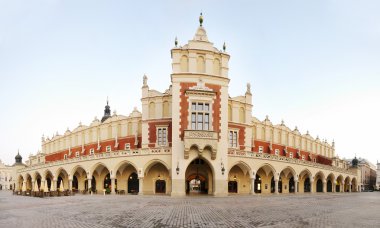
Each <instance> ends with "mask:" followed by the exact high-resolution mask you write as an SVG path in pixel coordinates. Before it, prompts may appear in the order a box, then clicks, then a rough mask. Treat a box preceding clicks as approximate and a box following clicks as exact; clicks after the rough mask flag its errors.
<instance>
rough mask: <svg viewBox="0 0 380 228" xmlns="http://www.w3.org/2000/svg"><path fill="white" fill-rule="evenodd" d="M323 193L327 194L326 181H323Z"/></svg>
mask: <svg viewBox="0 0 380 228" xmlns="http://www.w3.org/2000/svg"><path fill="white" fill-rule="evenodd" d="M323 193H327V181H323Z"/></svg>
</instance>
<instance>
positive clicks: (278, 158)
mask: <svg viewBox="0 0 380 228" xmlns="http://www.w3.org/2000/svg"><path fill="white" fill-rule="evenodd" d="M228 156H234V157H246V158H255V159H262V160H273V161H279V162H286V163H292V164H300V165H304V166H309V167H314V168H319V169H325V170H331V171H336V172H341V173H346V174H350V175H357V173H356V172H354V171H352V170H348V169H342V168H339V167H335V166H329V165H323V164H319V163H315V162H310V161H302V160H300V159H297V158H288V157H284V156H279V155H273V154H260V153H255V152H251V151H241V150H235V149H230V150H228Z"/></svg>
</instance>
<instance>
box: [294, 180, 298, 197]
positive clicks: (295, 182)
mask: <svg viewBox="0 0 380 228" xmlns="http://www.w3.org/2000/svg"><path fill="white" fill-rule="evenodd" d="M298 184H299V182H298V180H294V185H295V188H296V189H295V191H294V193H295V194H298V193H299V189H298V187H299V186H298Z"/></svg>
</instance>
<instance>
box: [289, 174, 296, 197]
mask: <svg viewBox="0 0 380 228" xmlns="http://www.w3.org/2000/svg"><path fill="white" fill-rule="evenodd" d="M295 192H296V185H295V182H294V177H291V178H290V180H289V193H295Z"/></svg>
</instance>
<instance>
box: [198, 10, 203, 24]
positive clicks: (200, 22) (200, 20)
mask: <svg viewBox="0 0 380 228" xmlns="http://www.w3.org/2000/svg"><path fill="white" fill-rule="evenodd" d="M202 24H203V15H202V12H201V15H200V16H199V25H200V26H201V27H202Z"/></svg>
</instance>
